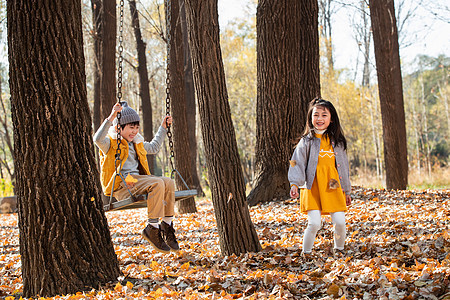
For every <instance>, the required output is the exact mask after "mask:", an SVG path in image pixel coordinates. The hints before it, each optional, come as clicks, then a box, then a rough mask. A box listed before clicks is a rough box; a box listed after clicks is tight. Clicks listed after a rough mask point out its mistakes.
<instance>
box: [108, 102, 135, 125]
mask: <svg viewBox="0 0 450 300" xmlns="http://www.w3.org/2000/svg"><path fill="white" fill-rule="evenodd" d="M120 104H122V111H121V112H120V125H125V124H128V123H134V122H140V121H141V119H140V118H139V115H138V113H137V112H136V111H135V110H134V109H132V108H131V107H129V106H128V104H127V103H126V102H125V101H121V102H120ZM113 124H114V125H117V118H115V119H114V121H113Z"/></svg>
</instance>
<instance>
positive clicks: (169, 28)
mask: <svg viewBox="0 0 450 300" xmlns="http://www.w3.org/2000/svg"><path fill="white" fill-rule="evenodd" d="M165 3H166V31H167V67H166V116H170V84H171V82H170V69H169V67H170V50H171V47H170V43H171V40H172V33H171V32H172V16H171V10H172V5H171V0H166V1H165ZM166 125H167V137H168V138H169V148H170V157H169V161H170V166H171V168H172V173H171V176H172V174H173V173H174V171H175V167H174V164H173V158H174V157H175V152H174V150H173V140H172V132H171V131H170V126H169V124H167V123H166Z"/></svg>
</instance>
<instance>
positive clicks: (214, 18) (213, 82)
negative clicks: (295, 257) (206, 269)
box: [185, 0, 261, 255]
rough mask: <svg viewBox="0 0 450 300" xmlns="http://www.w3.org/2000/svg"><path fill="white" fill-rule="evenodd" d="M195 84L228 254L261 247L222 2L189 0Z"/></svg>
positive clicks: (222, 245)
mask: <svg viewBox="0 0 450 300" xmlns="http://www.w3.org/2000/svg"><path fill="white" fill-rule="evenodd" d="M185 5H186V19H187V26H188V33H189V47H190V49H191V55H192V67H193V74H194V85H195V90H196V95H197V100H198V108H199V114H200V120H201V127H202V136H203V143H204V146H205V152H206V160H207V167H208V178H209V182H210V185H211V193H212V202H213V205H214V212H215V216H216V222H217V228H218V232H219V243H220V248H221V250H222V254H224V255H230V254H233V253H234V254H240V253H244V252H257V251H259V250H261V245H260V244H259V240H258V236H257V234H256V230H255V228H254V226H253V223H252V221H251V219H250V214H249V211H248V207H247V203H246V201H245V186H244V178H243V175H242V169H241V163H240V159H239V154H238V148H237V143H236V134H235V131H234V127H233V123H232V120H231V113H230V106H229V103H228V93H227V88H226V84H225V73H224V68H223V62H222V53H221V50H220V43H219V22H218V12H217V0H207V1H200V0H185Z"/></svg>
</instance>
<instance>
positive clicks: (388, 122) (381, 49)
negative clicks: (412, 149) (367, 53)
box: [369, 0, 408, 189]
mask: <svg viewBox="0 0 450 300" xmlns="http://www.w3.org/2000/svg"><path fill="white" fill-rule="evenodd" d="M369 4H370V5H369V6H370V17H371V21H372V30H373V41H374V48H375V60H376V66H377V77H378V91H379V94H380V108H381V117H382V122H383V138H384V160H385V167H386V187H387V188H388V189H406V187H407V185H408V155H407V151H408V150H407V145H406V127H405V110H404V106H403V91H402V74H401V69H400V56H399V50H398V35H397V25H396V21H395V13H394V2H393V1H392V0H376V1H374V0H370V1H369Z"/></svg>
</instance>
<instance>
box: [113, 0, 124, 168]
mask: <svg viewBox="0 0 450 300" xmlns="http://www.w3.org/2000/svg"><path fill="white" fill-rule="evenodd" d="M123 7H124V0H120V18H119V47H118V50H119V57H118V67H117V102H118V103H120V101H121V100H122V62H123ZM121 116H122V114H121V112H118V113H117V127H116V128H117V149H116V160H115V162H114V166H115V168H116V171H117V168H118V167H120V164H121V161H120V155H121V152H122V150H121V149H120V142H121V139H122V136H121V129H122V128H121V127H120V117H121ZM117 163H119V164H117Z"/></svg>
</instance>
